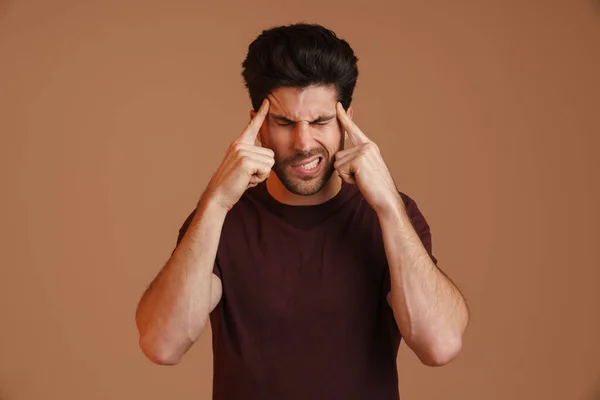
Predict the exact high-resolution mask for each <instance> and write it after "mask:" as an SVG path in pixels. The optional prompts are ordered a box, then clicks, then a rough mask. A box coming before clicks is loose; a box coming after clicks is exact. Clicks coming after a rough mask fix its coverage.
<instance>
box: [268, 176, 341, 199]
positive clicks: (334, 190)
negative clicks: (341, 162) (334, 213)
mask: <svg viewBox="0 0 600 400" xmlns="http://www.w3.org/2000/svg"><path fill="white" fill-rule="evenodd" d="M341 188H342V178H340V176H339V175H338V174H337V173H333V174H332V175H331V178H329V180H328V181H327V183H325V186H323V188H322V189H321V190H319V191H318V192H317V193H315V194H313V195H311V196H300V195H298V194H294V193H292V192H290V191H289V190H288V189H287V188H286V187H285V186H284V185H283V183H281V181H280V180H279V178H278V177H277V174H275V173H271V175H269V177H268V178H267V190H268V191H269V194H270V195H271V196H272V197H273V198H274V199H275V200H277V201H278V202H280V203H283V204H287V205H291V206H314V205H317V204H321V203H324V202H326V201H327V200H330V199H332V198H333V197H334V196H335V195H336V194H338V192H339V191H340V189H341Z"/></svg>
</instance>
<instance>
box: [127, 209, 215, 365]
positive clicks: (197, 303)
mask: <svg viewBox="0 0 600 400" xmlns="http://www.w3.org/2000/svg"><path fill="white" fill-rule="evenodd" d="M225 215H226V212H225V211H223V210H222V209H221V208H219V207H218V206H215V205H213V203H211V202H209V201H202V200H201V201H200V203H199V205H198V210H197V212H196V214H195V216H194V218H193V220H192V221H191V223H190V226H189V228H188V230H187V231H186V233H185V235H184V236H183V238H182V240H181V242H180V243H179V245H178V246H177V248H176V249H175V251H174V252H173V254H172V256H171V258H170V259H169V261H168V262H167V263H166V265H165V266H164V268H163V269H162V270H161V271H160V273H159V274H158V275H157V277H156V278H155V279H154V281H153V282H152V283H151V285H150V287H149V288H148V289H147V290H146V292H145V293H144V295H143V297H142V299H141V300H140V303H139V305H138V309H137V313H136V323H137V326H138V330H139V334H140V346H141V347H142V350H143V351H144V352H145V353H146V355H147V356H148V357H150V358H151V359H153V360H154V361H155V362H158V363H166V364H174V363H177V362H178V361H179V358H180V357H181V356H183V354H184V353H185V352H186V351H187V350H188V349H189V348H190V347H191V346H192V344H193V343H194V342H195V340H196V339H197V338H198V337H199V336H200V334H201V333H202V331H203V330H204V327H205V325H206V323H207V321H208V315H209V311H210V310H209V307H210V299H211V291H212V286H213V285H212V270H213V265H214V261H215V256H216V252H217V248H218V244H219V238H220V235H221V230H222V227H223V222H224V220H225Z"/></svg>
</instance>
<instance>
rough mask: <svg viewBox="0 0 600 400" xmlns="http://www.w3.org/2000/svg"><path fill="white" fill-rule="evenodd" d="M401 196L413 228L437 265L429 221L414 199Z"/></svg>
mask: <svg viewBox="0 0 600 400" xmlns="http://www.w3.org/2000/svg"><path fill="white" fill-rule="evenodd" d="M400 196H401V197H402V200H403V201H404V206H405V207H406V212H407V213H408V216H409V217H410V221H411V223H412V226H413V228H414V229H415V232H417V235H419V238H420V239H421V243H423V247H425V250H427V253H428V254H429V257H431V260H432V261H433V263H434V264H435V265H437V263H438V260H437V258H436V257H435V256H434V255H433V249H432V247H433V244H432V241H431V229H430V227H429V224H428V223H427V220H426V219H425V216H423V213H421V210H419V207H418V206H417V203H416V202H415V201H414V200H413V199H411V198H410V197H409V196H408V195H406V194H404V193H400Z"/></svg>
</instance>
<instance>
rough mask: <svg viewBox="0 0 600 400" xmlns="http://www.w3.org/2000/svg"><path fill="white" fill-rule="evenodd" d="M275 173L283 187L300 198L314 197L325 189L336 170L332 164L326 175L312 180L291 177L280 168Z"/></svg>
mask: <svg viewBox="0 0 600 400" xmlns="http://www.w3.org/2000/svg"><path fill="white" fill-rule="evenodd" d="M274 171H275V173H276V174H277V177H278V178H279V180H280V181H281V183H282V184H283V186H284V187H285V188H286V189H287V190H288V191H290V192H291V193H293V194H295V195H298V196H313V195H315V194H317V193H319V192H320V191H321V190H322V189H323V187H325V185H326V184H327V182H329V179H330V178H331V176H332V175H333V172H334V171H335V169H334V168H333V164H331V165H330V166H329V167H328V168H327V169H326V172H325V173H324V174H322V175H320V176H316V177H314V178H310V179H301V178H297V177H291V176H289V174H287V173H285V172H283V171H280V170H279V168H277V170H275V169H274Z"/></svg>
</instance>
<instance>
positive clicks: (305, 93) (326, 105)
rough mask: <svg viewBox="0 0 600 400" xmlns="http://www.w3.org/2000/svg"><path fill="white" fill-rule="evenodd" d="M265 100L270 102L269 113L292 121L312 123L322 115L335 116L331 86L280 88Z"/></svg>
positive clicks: (333, 94) (334, 98)
mask: <svg viewBox="0 0 600 400" xmlns="http://www.w3.org/2000/svg"><path fill="white" fill-rule="evenodd" d="M267 98H268V99H269V102H270V106H269V112H272V113H274V114H277V115H281V116H285V117H286V118H289V119H291V120H294V121H299V120H308V121H312V120H314V119H316V118H318V117H319V116H322V115H327V114H332V113H334V114H335V103H336V101H337V96H336V91H335V87H334V86H333V85H331V86H308V87H305V88H298V87H282V88H278V89H275V90H273V91H272V92H271V94H269V96H267Z"/></svg>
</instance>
